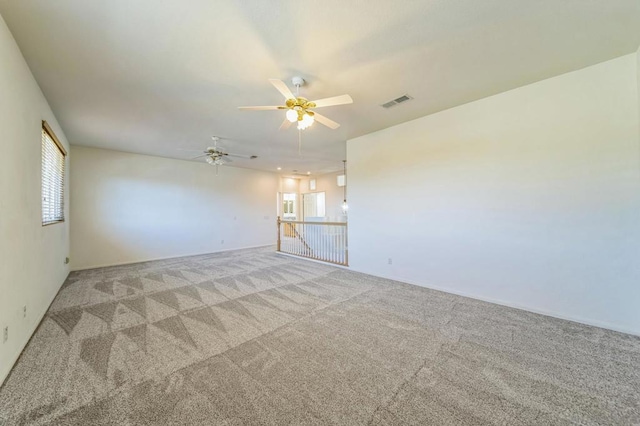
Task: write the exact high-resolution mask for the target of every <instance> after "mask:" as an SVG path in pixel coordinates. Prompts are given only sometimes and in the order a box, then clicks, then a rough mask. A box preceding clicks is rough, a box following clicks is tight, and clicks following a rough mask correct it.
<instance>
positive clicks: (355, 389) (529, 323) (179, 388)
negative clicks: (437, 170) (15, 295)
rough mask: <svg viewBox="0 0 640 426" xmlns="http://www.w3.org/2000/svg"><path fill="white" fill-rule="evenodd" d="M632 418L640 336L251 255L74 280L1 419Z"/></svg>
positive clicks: (7, 389) (4, 397) (639, 397)
mask: <svg viewBox="0 0 640 426" xmlns="http://www.w3.org/2000/svg"><path fill="white" fill-rule="evenodd" d="M634 423H635V424H639V423H640V338H637V337H632V336H629V335H624V334H620V333H614V332H611V331H606V330H602V329H598V328H594V327H588V326H584V325H580V324H576V323H571V322H567V321H561V320H558V319H553V318H549V317H544V316H540V315H536V314H532V313H528V312H524V311H519V310H515V309H509V308H505V307H501V306H497V305H493V304H489V303H484V302H479V301H476V300H472V299H467V298H463V297H458V296H453V295H450V294H446V293H441V292H437V291H432V290H427V289H424V288H420V287H415V286H411V285H407V284H402V283H398V282H394V281H389V280H384V279H380V278H375V277H372V276H368V275H362V274H358V273H354V272H350V271H347V270H343V269H338V268H334V267H331V266H325V265H321V264H318V263H312V262H307V261H304V260H298V259H293V258H290V257H284V256H279V255H277V254H275V253H274V252H273V250H272V249H270V248H269V249H267V248H265V249H252V250H241V251H235V252H227V253H223V254H216V255H206V256H196V257H188V258H181V259H172V260H166V261H158V262H147V263H142V264H137V265H131V266H122V267H112V268H104V269H96V270H91V271H83V272H77V273H72V274H71V275H70V276H69V279H68V280H67V282H66V283H65V284H64V286H63V288H62V290H61V291H60V293H59V295H58V297H57V298H56V300H55V301H54V303H53V305H52V307H51V309H50V311H49V312H48V313H47V315H46V317H45V319H44V321H43V322H42V324H41V326H40V328H39V329H38V331H37V332H36V334H35V335H34V337H33V338H32V340H31V342H30V344H29V345H28V347H27V348H26V350H25V351H24V353H23V355H22V357H21V358H20V360H19V362H18V364H17V365H16V366H15V368H14V370H13V372H12V374H11V375H10V377H9V378H8V380H7V381H6V383H5V384H4V386H3V387H2V388H1V389H0V424H3V425H4V424H6V425H14V424H58V425H103V424H104V425H107V424H108V425H217V424H221V425H229V424H232V425H236V424H238V425H240V424H278V425H282V424H293V425H302V424H375V425H379V424H415V425H430V424H432V425H482V424H504V425H521V424H549V425H563V424H599V425H614V424H615V425H623V424H634Z"/></svg>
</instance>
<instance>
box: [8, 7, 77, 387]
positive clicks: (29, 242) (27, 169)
mask: <svg viewBox="0 0 640 426" xmlns="http://www.w3.org/2000/svg"><path fill="white" fill-rule="evenodd" d="M42 120H46V121H47V122H48V123H49V125H50V126H51V128H52V129H53V131H54V132H55V133H56V136H58V139H60V141H61V142H62V143H63V144H64V145H65V146H66V147H67V148H68V144H67V142H66V139H65V136H64V133H63V132H62V130H61V129H60V127H59V126H58V123H57V121H56V119H55V117H54V116H53V113H52V112H51V109H50V108H49V105H48V104H47V100H46V99H45V98H44V96H43V94H42V92H41V91H40V88H39V87H38V84H37V83H36V81H35V79H34V78H33V75H32V74H31V71H30V70H29V68H28V66H27V64H26V62H25V61H24V58H23V57H22V54H21V53H20V50H19V49H18V46H17V44H16V42H15V41H14V39H13V37H12V36H11V33H10V32H9V29H8V28H7V26H6V24H5V22H4V20H3V19H2V17H0V129H1V130H2V138H1V139H0V145H1V146H2V155H0V384H1V383H2V382H3V381H4V379H5V378H6V376H7V374H8V373H9V370H10V369H11V367H12V366H13V364H14V362H15V361H16V359H17V358H18V356H19V355H20V352H21V351H22V349H23V348H24V346H25V345H26V343H27V342H28V340H29V338H30V337H31V334H32V333H33V331H34V330H35V328H36V327H37V325H38V323H39V322H40V319H41V318H42V316H43V315H44V313H45V312H46V311H47V308H48V307H49V304H50V303H51V301H52V300H53V298H54V297H55V295H56V293H57V292H58V290H59V288H60V286H61V285H62V283H63V282H64V280H65V278H66V277H67V275H68V273H69V268H68V266H67V265H65V264H64V260H65V257H67V256H68V255H69V220H68V203H67V207H66V209H65V210H66V211H65V214H66V216H67V222H65V223H59V224H55V225H50V226H46V227H43V226H42V204H41V180H40V179H41V152H40V139H41V129H42V123H41V121H42ZM67 151H68V149H67ZM68 167H69V158H68V157H67V168H68ZM66 188H67V193H68V180H67V185H66ZM23 306H26V307H27V316H26V318H25V317H24V316H23V311H22V308H23ZM6 326H8V327H9V339H8V340H7V342H6V343H3V342H2V330H3V329H4V327H6Z"/></svg>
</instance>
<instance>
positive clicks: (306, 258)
mask: <svg viewBox="0 0 640 426" xmlns="http://www.w3.org/2000/svg"><path fill="white" fill-rule="evenodd" d="M276 254H279V255H281V256H287V257H293V258H295V259H302V260H308V261H309V262H315V263H321V264H323V265H329V266H335V267H336V268H342V269H351V268H349V267H348V266H345V265H338V264H337V263H332V262H324V261H322V260H316V259H311V258H309V257H304V256H298V255H295V254H290V253H284V252H281V251H276ZM367 275H370V274H367Z"/></svg>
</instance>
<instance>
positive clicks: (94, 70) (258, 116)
mask: <svg viewBox="0 0 640 426" xmlns="http://www.w3.org/2000/svg"><path fill="white" fill-rule="evenodd" d="M0 14H2V16H3V18H4V19H5V21H6V22H7V24H8V26H9V28H10V29H11V31H12V33H13V35H14V37H15V38H16V40H17V42H18V44H19V46H20V48H21V50H22V52H23V53H24V55H25V57H26V59H27V62H28V63H29V66H30V67H31V70H32V71H33V73H34V75H35V77H36V79H37V80H38V82H39V84H40V86H41V87H42V90H43V92H44V93H45V95H46V97H47V99H48V100H49V102H50V104H51V106H52V108H53V109H54V112H55V113H56V116H57V118H58V120H59V121H60V124H61V126H62V128H63V129H64V131H65V133H66V136H67V137H68V139H69V140H70V142H71V143H72V144H75V145H86V146H94V147H101V148H107V149H116V150H121V151H129V152H138V153H145V154H153V155H160V156H165V157H173V158H189V157H190V156H192V155H193V153H190V152H188V151H181V150H180V149H196V150H197V149H204V148H205V147H207V146H208V145H210V139H209V138H210V136H211V135H219V136H221V137H222V138H223V140H222V142H221V145H222V146H224V147H225V148H226V149H227V150H228V151H231V152H236V153H240V154H248V155H249V154H255V155H258V156H259V158H258V159H257V160H251V161H250V160H245V161H242V160H239V161H236V162H235V163H234V164H235V165H237V166H241V167H253V168H259V169H264V170H272V171H274V170H275V169H276V167H278V166H281V167H283V171H286V172H290V171H291V170H292V169H298V170H300V171H302V172H306V171H311V172H313V173H314V174H316V173H323V172H328V171H332V170H338V169H340V168H341V166H342V163H341V160H342V159H343V157H344V155H345V154H344V153H345V141H346V140H347V139H349V138H353V137H356V136H360V135H363V134H366V133H369V132H373V131H376V130H379V129H382V128H385V127H388V126H391V125H395V124H399V123H402V122H404V121H407V120H411V119H414V118H417V117H420V116H423V115H426V114H430V113H434V112H437V111H440V110H443V109H446V108H450V107H452V106H456V105H460V104H463V103H466V102H470V101H473V100H476V99H479V98H482V97H486V96H489V95H492V94H495V93H499V92H502V91H505V90H509V89H512V88H515V87H518V86H522V85H525V84H528V83H532V82H535V81H538V80H541V79H544V78H548V77H552V76H555V75H558V74H562V73H564V72H568V71H572V70H575V69H579V68H582V67H585V66H588V65H592V64H595V63H598V62H602V61H604V60H607V59H611V58H614V57H617V56H621V55H624V54H627V53H630V52H633V51H635V50H636V49H637V48H638V45H640V1H638V0H607V1H605V0H562V1H559V0H536V1H531V0H501V1H498V0H483V1H478V0H421V1H410V0H402V1H388V0H368V1H360V0H358V1H356V0H352V1H345V0H341V1H338V0H324V1H293V0H287V1H284V0H262V1H258V0H241V1H240V0H235V1H225V0H217V1H213V0H190V1H169V0H162V1H161V0H136V1H131V0H110V1H86V0H56V1H51V0H22V1H16V0H0ZM294 75H300V76H302V77H304V78H305V79H306V80H307V81H308V82H309V84H308V85H306V86H304V87H303V88H302V90H301V95H303V96H305V97H307V98H310V99H315V98H324V97H329V96H334V95H340V94H343V93H348V94H350V95H351V96H352V97H353V99H354V104H353V105H349V106H338V107H330V108H324V109H323V110H322V113H323V114H324V115H326V116H328V117H329V118H332V119H333V120H335V121H338V122H339V123H341V124H342V127H340V128H339V129H338V130H330V129H328V128H325V127H323V126H321V125H319V124H317V123H316V124H315V125H314V126H312V127H311V128H310V129H307V130H305V131H304V132H303V134H302V144H303V147H302V156H298V146H297V143H298V137H297V136H298V135H297V130H295V127H291V128H290V129H288V130H286V131H278V127H279V125H280V123H281V122H282V120H283V115H284V113H283V112H280V111H261V112H243V111H238V110H237V108H236V107H238V106H241V105H274V104H279V103H281V101H282V97H281V95H280V94H279V93H278V92H277V91H276V90H275V89H274V88H273V87H272V86H271V85H270V84H269V83H268V82H267V79H268V78H280V79H282V80H285V81H286V82H287V83H290V79H291V77H292V76H294ZM404 93H409V94H410V95H411V96H413V97H414V98H415V99H414V100H412V101H410V102H407V103H406V104H401V105H398V106H396V107H394V108H392V109H389V110H386V109H383V108H381V107H380V106H379V105H380V104H382V103H384V102H386V101H388V100H390V99H393V98H395V97H397V96H400V95H402V94H404ZM389 143H390V145H392V144H393V141H389Z"/></svg>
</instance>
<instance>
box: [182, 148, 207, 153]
mask: <svg viewBox="0 0 640 426" xmlns="http://www.w3.org/2000/svg"><path fill="white" fill-rule="evenodd" d="M176 149H177V150H178V151H188V152H202V150H201V149H184V148H176Z"/></svg>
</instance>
